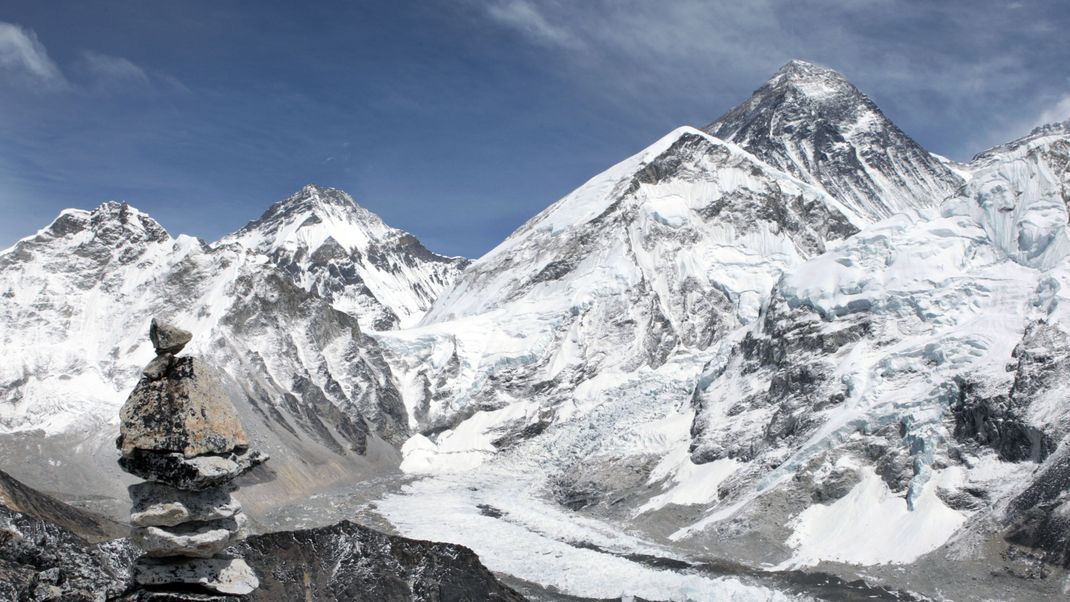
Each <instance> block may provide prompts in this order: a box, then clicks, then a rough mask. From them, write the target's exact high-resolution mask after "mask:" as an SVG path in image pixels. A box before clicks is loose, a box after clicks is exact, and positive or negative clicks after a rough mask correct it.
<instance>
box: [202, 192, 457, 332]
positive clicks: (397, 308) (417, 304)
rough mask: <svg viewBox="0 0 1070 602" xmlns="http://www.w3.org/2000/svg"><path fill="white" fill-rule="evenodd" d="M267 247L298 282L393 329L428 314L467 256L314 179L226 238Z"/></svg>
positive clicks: (372, 325) (377, 326)
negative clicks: (439, 248) (426, 241)
mask: <svg viewBox="0 0 1070 602" xmlns="http://www.w3.org/2000/svg"><path fill="white" fill-rule="evenodd" d="M219 244H220V245H228V244H238V245H241V246H242V247H245V248H246V249H249V250H251V251H254V252H256V253H262V254H265V255H267V256H268V257H269V258H270V259H271V260H272V261H273V262H274V263H275V264H276V265H277V266H278V267H280V268H282V270H283V271H284V272H286V273H287V274H289V275H290V276H291V277H292V278H293V281H294V284H296V285H298V286H300V287H301V288H304V289H305V290H307V291H309V292H313V293H316V294H318V295H320V296H322V297H324V298H326V299H329V300H330V301H331V304H332V305H333V306H334V307H335V308H336V309H339V310H341V311H344V312H346V313H349V314H352V315H355V316H358V319H359V320H360V322H361V325H362V326H363V327H364V328H368V329H372V330H388V329H391V328H397V327H398V326H399V325H403V324H408V323H412V322H414V321H416V320H419V318H420V317H421V316H422V315H423V313H424V312H425V311H427V309H428V308H429V307H430V306H431V302H432V301H433V300H434V299H435V297H437V296H438V293H439V291H441V290H442V289H443V288H445V287H446V285H448V284H449V283H450V282H452V280H453V278H454V277H455V276H456V274H458V273H459V272H460V268H462V267H463V266H464V264H465V260H464V259H462V258H459V257H444V256H442V255H437V254H435V253H432V252H431V251H428V250H427V248H425V247H424V246H423V245H422V244H421V243H420V241H419V240H417V239H416V237H415V236H413V235H412V234H409V233H408V232H404V231H402V230H398V229H397V228H392V227H390V226H388V225H387V224H385V223H384V222H383V220H382V219H381V218H380V217H379V216H378V215H375V214H374V213H372V212H371V211H368V210H367V209H365V208H363V207H361V206H360V205H358V204H357V203H356V202H355V201H354V200H353V197H351V196H349V195H348V194H346V193H345V192H343V191H341V190H338V189H335V188H328V187H324V186H317V185H315V184H309V185H307V186H305V187H304V188H302V189H301V190H299V191H297V192H296V193H294V194H292V195H291V196H289V197H288V198H286V199H283V200H281V201H279V202H277V203H275V204H274V205H272V206H271V207H270V208H269V209H268V210H267V211H266V212H265V213H264V215H262V216H261V217H260V218H259V219H256V220H254V221H251V222H249V223H248V224H246V225H245V227H243V228H242V229H241V230H239V231H238V232H236V233H234V234H232V235H230V236H228V237H226V238H224V239H223V240H222V241H220V243H219Z"/></svg>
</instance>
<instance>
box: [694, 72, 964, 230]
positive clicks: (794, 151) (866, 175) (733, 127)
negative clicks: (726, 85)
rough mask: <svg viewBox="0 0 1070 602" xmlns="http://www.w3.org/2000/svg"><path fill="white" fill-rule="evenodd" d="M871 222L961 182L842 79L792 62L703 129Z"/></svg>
mask: <svg viewBox="0 0 1070 602" xmlns="http://www.w3.org/2000/svg"><path fill="white" fill-rule="evenodd" d="M704 129H705V131H706V132H708V133H709V134H711V135H713V136H717V137H718V138H722V139H724V140H729V141H732V142H735V143H737V144H739V145H740V146H742V147H743V148H745V149H747V150H749V151H750V152H752V153H754V154H755V155H756V156H757V157H758V158H760V159H761V160H762V161H765V162H767V163H769V164H770V165H773V166H775V167H779V168H780V169H782V170H784V171H786V172H788V173H790V174H792V175H794V176H796V177H798V178H800V179H802V180H804V181H806V182H809V183H811V184H815V185H818V186H822V187H824V188H825V189H826V190H827V191H828V192H829V193H830V194H831V195H833V196H834V197H836V198H837V199H839V200H840V201H841V202H842V203H843V204H845V205H846V206H847V207H849V208H851V210H853V211H854V212H856V213H857V214H858V215H860V216H862V217H864V218H865V219H867V220H869V221H876V220H878V219H882V218H886V217H889V216H891V215H894V214H896V213H900V212H902V211H904V210H908V209H911V208H916V207H933V206H936V205H939V204H940V202H941V201H943V200H944V199H945V198H947V197H949V196H951V194H952V193H953V192H954V191H955V189H956V188H958V187H959V185H961V184H962V179H961V177H960V176H959V175H958V174H956V173H955V171H953V170H952V169H951V168H950V167H949V166H948V164H947V162H946V161H945V160H942V159H941V158H939V157H936V156H934V155H932V154H931V153H929V152H927V151H926V150H925V149H923V148H921V147H920V146H919V145H918V144H917V143H916V142H914V141H913V140H911V139H910V137H909V136H907V135H906V134H904V133H903V132H902V131H901V130H900V129H899V128H898V127H896V126H895V124H893V123H892V122H891V121H889V120H888V119H887V118H886V117H885V116H884V114H883V113H881V111H880V109H878V108H877V106H876V105H875V104H873V102H872V101H871V100H870V99H869V98H867V97H866V96H865V95H864V94H862V92H860V91H859V90H858V89H857V88H855V87H854V86H853V85H852V84H851V82H849V81H847V79H845V78H844V77H843V76H842V75H840V74H839V73H837V72H835V71H833V70H831V69H827V68H824V67H820V66H818V65H814V64H812V63H807V62H805V61H799V60H794V61H791V62H789V63H788V64H786V65H784V67H782V68H781V69H780V70H779V71H777V72H776V74H775V75H773V77H772V78H771V79H770V80H769V81H767V82H766V83H765V85H763V86H762V87H761V88H759V89H758V90H757V91H755V92H754V95H753V96H751V97H750V98H749V99H747V101H746V102H744V103H743V104H741V105H739V106H737V107H735V108H734V109H732V110H731V111H729V112H728V113H725V114H724V115H723V116H721V117H720V118H719V119H717V120H716V121H714V122H713V123H711V124H710V125H708V126H706V127H705V128H704Z"/></svg>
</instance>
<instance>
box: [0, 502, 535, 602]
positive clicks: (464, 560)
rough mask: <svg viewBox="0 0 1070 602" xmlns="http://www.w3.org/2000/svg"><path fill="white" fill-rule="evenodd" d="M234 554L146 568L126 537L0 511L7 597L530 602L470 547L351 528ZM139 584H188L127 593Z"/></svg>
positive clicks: (272, 537) (152, 562)
mask: <svg viewBox="0 0 1070 602" xmlns="http://www.w3.org/2000/svg"><path fill="white" fill-rule="evenodd" d="M31 491H32V490H31ZM34 493H35V494H36V495H41V494H39V493H37V492H34ZM233 551H235V552H237V553H239V554H240V555H241V556H243V557H244V559H245V560H244V562H243V563H241V564H238V563H236V562H234V561H233V559H232V560H220V559H203V560H190V561H183V562H175V561H172V560H165V559H149V560H141V561H139V560H137V554H138V550H137V548H136V547H134V546H133V545H131V543H130V542H129V541H128V540H126V539H116V540H112V541H107V542H102V543H96V544H93V543H90V542H87V541H86V540H85V539H83V538H81V537H79V536H77V535H75V534H74V533H71V532H70V531H69V530H67V529H65V528H63V527H60V526H58V525H54V524H52V523H51V522H49V521H46V520H40V519H38V518H35V517H33V516H29V515H26V514H23V513H20V512H15V511H13V510H9V509H8V508H6V507H4V506H3V505H0V600H20V601H22V600H26V601H34V602H37V601H41V602H44V601H46V600H48V601H54V600H62V601H68V600H69V601H83V600H84V601H90V600H91V601H94V602H96V601H100V602H103V601H104V600H113V599H117V598H119V597H123V599H124V600H127V601H134V600H136V601H146V602H147V601H150V600H151V601H152V602H193V601H198V600H205V601H209V600H210V601H214V602H220V601H237V600H241V599H242V598H243V597H241V596H239V595H238V594H235V593H225V590H226V591H231V592H233V591H236V590H239V589H241V588H242V584H247V583H248V579H249V578H250V576H253V578H257V579H258V580H259V581H260V587H259V588H258V589H256V590H255V591H253V592H252V593H251V594H248V595H247V596H244V599H247V600H257V601H261V600H262V601H265V602H268V601H270V602H278V601H279V600H308V599H311V600H319V601H323V602H330V601H332V600H337V601H346V602H351V601H358V602H360V601H372V600H374V601H375V602H406V601H410V600H419V601H428V602H431V601H436V602H437V601H445V600H494V601H502V602H519V601H521V600H524V598H523V597H522V596H521V595H520V594H518V593H516V592H515V591H513V590H512V589H510V588H509V587H507V586H505V585H503V584H502V583H501V582H500V581H498V579H497V578H495V576H494V574H493V573H491V572H490V571H489V570H487V568H486V567H484V566H483V565H482V563H480V561H479V557H478V556H476V555H475V553H473V552H472V551H471V550H470V549H468V548H465V547H463V546H458V545H454V544H447V543H436V542H429V541H419V540H414V539H406V538H404V537H396V536H393V535H386V534H384V533H380V532H379V531H376V530H374V529H370V528H368V527H364V526H361V525H357V524H354V523H351V522H348V521H346V522H342V523H339V524H336V525H332V526H329V527H321V528H317V529H308V530H304V531H280V532H277V533H268V534H265V535H254V536H252V537H250V538H249V539H248V540H246V541H245V542H243V543H242V544H240V545H238V546H235V547H234V548H233ZM243 565H244V567H243ZM208 574H217V575H218V576H219V578H218V579H217V580H216V581H215V582H214V583H215V585H216V587H217V592H216V593H205V592H203V591H201V592H198V591H196V589H197V588H198V587H203V586H204V584H205V581H204V575H208ZM128 575H129V576H128ZM256 576H258V577H256ZM131 578H133V579H139V580H141V581H142V582H151V583H155V582H159V583H167V584H174V583H175V582H184V583H186V584H188V585H189V586H190V587H189V588H188V589H185V590H182V591H160V590H154V589H140V590H137V591H133V592H130V591H126V592H125V593H124V591H125V590H126V589H127V587H128V583H129V582H130V581H131ZM176 589H177V588H176ZM220 592H223V593H220Z"/></svg>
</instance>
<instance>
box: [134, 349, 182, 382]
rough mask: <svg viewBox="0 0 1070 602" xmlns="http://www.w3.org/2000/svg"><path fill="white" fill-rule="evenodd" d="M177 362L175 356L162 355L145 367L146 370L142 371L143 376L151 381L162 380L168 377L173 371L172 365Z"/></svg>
mask: <svg viewBox="0 0 1070 602" xmlns="http://www.w3.org/2000/svg"><path fill="white" fill-rule="evenodd" d="M174 361H175V356H173V355H171V354H170V353H161V354H160V355H157V356H156V357H154V358H153V359H152V361H151V362H149V363H148V365H147V366H145V369H144V370H142V371H141V374H142V375H143V376H144V377H145V378H147V379H149V380H160V379H161V378H163V377H164V376H166V375H167V371H168V370H170V369H171V364H173V363H174Z"/></svg>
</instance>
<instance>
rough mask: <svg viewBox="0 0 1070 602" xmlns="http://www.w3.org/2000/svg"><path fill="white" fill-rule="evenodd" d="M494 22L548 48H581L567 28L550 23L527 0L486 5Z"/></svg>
mask: <svg viewBox="0 0 1070 602" xmlns="http://www.w3.org/2000/svg"><path fill="white" fill-rule="evenodd" d="M486 9H487V14H488V15H489V16H490V17H491V18H492V19H494V20H496V21H498V22H499V23H502V24H504V25H506V26H509V27H512V28H514V29H516V30H518V31H520V32H521V33H523V34H526V35H528V36H529V37H531V39H532V40H534V41H535V42H538V43H540V44H544V45H547V46H560V47H564V48H579V47H580V46H581V44H580V41H579V39H578V38H577V37H576V36H574V35H573V33H572V32H570V31H569V30H568V29H567V28H565V27H560V26H557V25H554V24H552V23H550V21H548V20H547V19H546V17H545V16H544V15H543V13H542V11H541V10H540V9H539V7H538V6H536V5H535V4H533V3H531V2H528V1H527V0H502V1H500V2H494V3H491V4H488V5H486Z"/></svg>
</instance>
